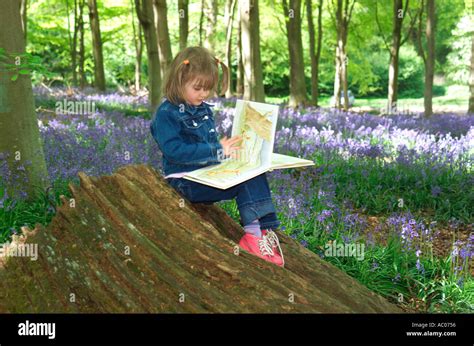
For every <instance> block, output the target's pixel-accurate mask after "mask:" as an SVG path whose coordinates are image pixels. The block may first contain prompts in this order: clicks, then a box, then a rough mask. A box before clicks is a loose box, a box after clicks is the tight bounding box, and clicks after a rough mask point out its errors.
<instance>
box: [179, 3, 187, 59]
mask: <svg viewBox="0 0 474 346" xmlns="http://www.w3.org/2000/svg"><path fill="white" fill-rule="evenodd" d="M178 13H179V50H180V51H181V50H183V49H184V48H186V47H187V45H188V33H189V0H178Z"/></svg>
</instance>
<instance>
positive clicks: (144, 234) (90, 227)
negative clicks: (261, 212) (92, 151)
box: [0, 165, 403, 313]
mask: <svg viewBox="0 0 474 346" xmlns="http://www.w3.org/2000/svg"><path fill="white" fill-rule="evenodd" d="M79 178H80V187H75V186H71V190H72V195H73V200H74V201H75V206H74V208H72V207H70V206H71V204H70V203H71V202H70V200H69V201H68V200H66V199H65V198H63V199H62V200H63V205H62V206H60V207H59V208H58V210H57V214H56V216H55V217H54V219H53V220H52V222H51V223H50V224H49V225H48V227H47V228H43V227H42V226H41V225H39V224H38V225H37V228H36V229H35V230H33V231H30V230H29V229H28V228H26V227H23V228H22V232H24V233H23V234H25V235H26V239H25V240H24V244H23V247H25V245H26V246H28V245H32V244H39V246H38V247H39V248H40V249H41V251H40V252H39V256H38V258H37V260H35V261H32V260H31V258H28V257H18V258H14V260H10V258H8V257H7V258H6V260H5V261H4V263H3V269H0V313H5V312H9V313H37V312H42V313H46V312H48V313H51V312H54V313H57V312H65V313H79V312H85V313H157V312H159V313H209V312H214V313H292V312H294V313H298V312H306V313H401V312H403V311H402V310H401V309H400V308H398V307H397V306H396V305H394V304H392V303H390V302H389V301H387V300H386V299H385V298H383V297H381V296H379V295H377V294H375V293H374V292H372V291H370V290H369V289H368V288H367V287H365V286H363V285H362V284H361V283H359V282H358V281H357V280H356V279H354V278H352V277H350V276H349V275H347V274H346V273H344V272H343V271H341V270H339V269H338V268H336V267H335V266H334V265H332V264H330V263H328V262H326V261H324V260H322V259H321V258H320V257H319V256H318V255H316V254H314V253H313V252H311V251H309V250H308V249H306V248H305V247H303V246H302V245H301V244H299V243H298V242H297V241H296V240H294V239H292V238H290V237H289V236H287V235H285V234H284V233H280V234H279V235H278V236H279V238H280V244H281V248H282V251H283V254H284V256H285V267H284V268H281V267H278V266H276V265H274V264H272V263H269V262H266V261H264V260H262V259H261V258H258V257H257V256H254V255H252V254H250V253H248V252H247V251H245V250H242V249H240V248H239V246H238V242H239V240H240V238H242V236H243V235H244V232H243V230H242V228H241V227H240V226H239V225H238V224H237V223H236V222H234V221H233V220H232V219H231V218H230V217H229V216H228V215H227V214H226V213H225V212H224V211H223V210H222V209H220V208H219V207H217V206H215V205H213V206H209V205H199V204H191V203H188V202H187V201H186V200H184V199H182V197H181V196H180V195H178V194H177V193H176V191H174V190H173V188H171V187H170V186H169V185H168V183H167V182H166V181H165V180H164V179H163V178H162V177H161V176H160V174H159V173H158V172H156V171H155V170H153V169H151V168H150V167H149V166H144V165H141V166H136V165H134V166H126V167H122V168H119V169H118V171H117V172H116V173H115V174H113V175H112V176H105V177H99V178H94V177H88V176H86V175H85V174H84V173H79ZM68 230H74V231H68ZM15 237H16V236H15ZM20 242H21V240H18V239H17V238H15V242H14V245H13V246H17V244H18V243H20ZM9 249H10V248H9ZM1 260H3V258H2V259H1Z"/></svg>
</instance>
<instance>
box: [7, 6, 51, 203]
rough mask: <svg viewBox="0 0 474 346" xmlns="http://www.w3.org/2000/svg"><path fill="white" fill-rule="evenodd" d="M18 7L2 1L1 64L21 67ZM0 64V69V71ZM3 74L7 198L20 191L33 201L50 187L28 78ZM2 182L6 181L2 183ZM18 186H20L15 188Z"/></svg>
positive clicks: (23, 47) (20, 29) (22, 43)
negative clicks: (7, 175) (4, 58)
mask: <svg viewBox="0 0 474 346" xmlns="http://www.w3.org/2000/svg"><path fill="white" fill-rule="evenodd" d="M25 45H26V44H25V37H24V35H23V30H22V24H21V15H20V7H19V6H18V1H16V0H4V1H3V2H2V10H1V11H0V47H1V48H3V49H4V54H5V55H6V56H7V57H8V58H7V59H6V60H5V61H4V62H6V63H10V64H18V63H20V65H21V63H24V62H22V60H21V59H22V58H21V57H20V55H21V54H24V53H25ZM1 63H2V62H1V61H0V69H1V70H3V67H2V66H1V65H2V64H1ZM16 73H17V72H8V71H5V72H3V71H2V73H1V74H0V154H1V155H2V156H3V157H2V161H5V162H6V163H7V164H8V167H9V169H10V172H11V173H12V179H15V176H18V180H16V182H15V181H8V180H7V179H8V178H7V177H2V182H3V183H4V184H5V185H6V186H5V187H6V189H7V192H8V195H9V196H14V197H19V194H20V192H21V191H23V192H24V193H26V196H27V197H28V199H30V200H33V199H34V198H35V197H37V194H38V193H39V192H44V190H45V188H46V187H47V186H48V185H49V182H48V171H47V170H46V161H45V158H44V152H43V143H42V141H41V138H40V132H39V128H38V120H37V118H36V113H35V104H34V98H33V91H32V86H31V78H30V75H29V74H28V75H22V74H20V75H19V76H18V78H17V79H16V80H12V77H13V75H14V74H16ZM4 179H5V180H4ZM17 184H20V185H17Z"/></svg>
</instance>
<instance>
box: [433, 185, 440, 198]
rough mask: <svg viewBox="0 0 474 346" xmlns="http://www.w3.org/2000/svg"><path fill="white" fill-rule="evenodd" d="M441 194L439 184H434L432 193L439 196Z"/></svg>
mask: <svg viewBox="0 0 474 346" xmlns="http://www.w3.org/2000/svg"><path fill="white" fill-rule="evenodd" d="M440 194H441V188H440V187H439V186H434V187H432V188H431V195H432V196H433V197H437V196H439V195H440Z"/></svg>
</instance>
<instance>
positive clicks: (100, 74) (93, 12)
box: [88, 0, 105, 91]
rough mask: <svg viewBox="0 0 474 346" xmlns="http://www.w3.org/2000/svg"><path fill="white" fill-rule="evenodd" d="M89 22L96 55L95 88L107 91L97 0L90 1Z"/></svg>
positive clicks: (93, 51)
mask: <svg viewBox="0 0 474 346" xmlns="http://www.w3.org/2000/svg"><path fill="white" fill-rule="evenodd" d="M88 5H89V20H90V25H91V34H92V53H93V54H94V81H95V87H96V88H97V89H99V90H100V91H105V72H104V56H103V53H102V38H101V37H100V21H99V11H98V10H97V0H88Z"/></svg>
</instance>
